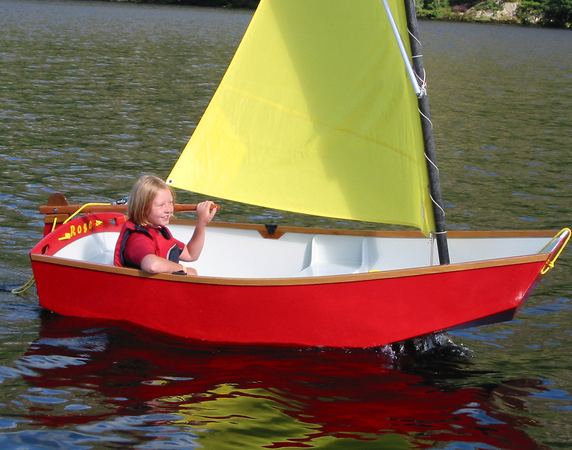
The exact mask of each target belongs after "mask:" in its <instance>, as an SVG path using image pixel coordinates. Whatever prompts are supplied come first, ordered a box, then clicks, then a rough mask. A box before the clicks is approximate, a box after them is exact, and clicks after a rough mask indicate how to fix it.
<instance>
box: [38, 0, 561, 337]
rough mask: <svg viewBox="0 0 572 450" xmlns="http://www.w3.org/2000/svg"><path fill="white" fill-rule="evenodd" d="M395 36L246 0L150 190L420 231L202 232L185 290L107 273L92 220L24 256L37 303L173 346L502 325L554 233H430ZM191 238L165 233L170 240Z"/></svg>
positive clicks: (436, 214) (338, 16) (408, 14)
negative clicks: (221, 67) (204, 98)
mask: <svg viewBox="0 0 572 450" xmlns="http://www.w3.org/2000/svg"><path fill="white" fill-rule="evenodd" d="M382 3H383V4H382ZM302 19H303V20H302ZM408 31H409V33H408ZM409 34H411V35H412V36H416V35H417V30H416V21H415V14H414V6H413V3H412V2H408V1H407V2H404V3H402V2H400V1H399V0H388V1H384V2H379V0H363V1H360V2H350V1H348V0H288V1H281V0H262V1H261V2H260V5H259V7H258V9H257V11H256V13H255V14H254V17H253V19H252V21H251V23H250V25H249V28H248V30H247V32H246V34H245V36H244V38H243V40H242V42H241V44H240V46H239V48H238V50H237V52H236V55H235V57H234V59H233V61H232V63H231V64H230V66H229V67H228V70H227V72H226V74H225V76H224V78H223V80H222V81H221V83H220V85H219V87H218V89H217V92H216V93H215V95H214V96H213V99H212V101H211V103H210V104H209V106H208V108H207V110H206V111H205V113H204V115H203V117H202V119H201V121H200V123H199V124H198V126H197V128H196V130H195V132H194V133H193V136H192V137H191V140H190V141H189V143H188V145H187V146H186V148H185V149H184V151H183V153H182V154H181V156H180V158H179V160H178V161H177V163H176V164H175V166H174V168H173V170H172V172H171V174H170V175H169V177H168V178H167V182H168V183H169V184H170V185H171V186H173V187H175V188H180V189H185V190H188V191H193V192H196V193H201V194H205V195H208V196H211V197H218V198H224V199H230V200H233V201H238V202H244V203H249V204H253V205H259V206H264V207H268V208H275V209H280V210H287V211H294V212H299V213H307V214H313V215H317V216H326V217H333V218H341V219H349V220H359V221H365V222H376V223H384V224H390V225H394V226H395V225H401V226H404V227H409V229H410V228H416V229H418V230H419V231H403V232H400V231H396V232H381V231H379V232H378V231H372V232H356V231H339V230H320V229H297V228H290V227H282V226H279V227H274V226H272V227H264V226H252V225H244V226H243V225H224V224H217V225H215V226H212V227H210V228H209V231H208V237H207V244H206V246H205V248H204V251H203V254H202V255H203V256H201V259H200V260H199V262H198V263H197V264H196V265H193V267H194V268H195V269H196V270H197V272H198V276H197V277H181V276H177V275H170V274H165V275H153V276H151V275H149V274H145V273H143V272H141V271H137V270H134V269H127V268H117V267H113V265H112V263H113V258H112V254H113V249H114V246H115V241H116V240H117V235H118V231H119V228H120V226H121V223H122V221H123V220H124V218H123V215H122V214H121V213H105V212H101V213H93V214H90V215H86V216H84V217H79V218H76V219H73V220H71V221H69V222H67V223H65V224H64V225H62V226H60V227H57V228H55V230H54V231H53V232H51V233H50V234H48V235H47V236H46V237H45V238H44V239H43V240H42V241H40V242H39V243H38V244H37V245H36V246H35V247H34V248H33V249H32V252H31V259H32V267H33V271H34V276H35V278H36V281H37V287H38V294H39V298H40V303H41V305H42V306H43V307H45V308H47V309H50V310H52V311H55V312H57V313H59V314H63V315H73V316H80V317H90V318H103V319H113V320H120V321H126V322H130V323H133V324H137V325H140V326H143V327H147V328H150V329H153V330H157V331H160V332H164V333H169V334H172V335H175V336H179V337H181V338H189V339H199V340H204V341H211V342H226V343H266V344H285V345H309V346H335V347H369V346H378V345H383V344H388V343H391V342H396V341H401V340H404V339H409V338H413V337H416V336H422V335H425V334H428V333H433V332H437V331H442V330H449V329H452V328H457V327H464V326H469V325H474V324H480V323H488V322H494V321H499V320H506V319H509V318H511V317H512V316H513V315H514V313H515V311H516V310H517V309H518V308H519V307H520V306H521V305H522V303H523V301H524V300H525V298H526V297H527V295H528V294H529V293H530V291H531V289H532V287H533V286H534V284H535V282H536V281H537V280H538V278H539V277H540V275H541V274H542V273H545V272H546V271H547V268H548V267H551V266H552V265H553V263H554V260H555V259H556V258H557V256H558V254H559V252H561V251H562V249H563V247H564V245H565V243H566V242H567V240H568V239H569V237H570V230H565V231H563V232H561V233H559V234H558V235H557V236H556V237H553V236H554V232H514V233H510V232H457V233H453V232H451V233H449V234H448V236H447V234H446V231H445V221H444V210H443V206H442V200H441V193H440V189H439V175H438V171H437V166H436V162H435V151H434V144H433V139H432V134H431V125H430V121H429V110H428V103H427V96H426V92H425V85H424V82H423V83H421V84H418V81H419V80H422V79H423V80H424V71H423V68H422V65H421V58H420V53H419V48H418V42H419V41H418V39H417V38H415V39H412V40H411V42H407V39H405V38H407V37H408V35H409ZM52 203H57V202H52ZM64 206H65V205H58V204H52V205H51V206H50V207H49V208H48V209H47V210H46V211H45V212H46V213H48V214H50V215H53V216H55V217H56V218H57V217H58V215H59V214H61V213H62V212H63V209H64ZM92 210H93V208H92ZM84 211H87V210H86V209H84ZM192 230H193V226H192V224H191V223H185V222H179V223H176V224H175V225H173V227H172V232H173V234H174V235H175V237H177V238H178V239H180V240H181V241H185V242H186V241H188V240H189V238H190V236H191V233H192ZM64 286H65V288H64Z"/></svg>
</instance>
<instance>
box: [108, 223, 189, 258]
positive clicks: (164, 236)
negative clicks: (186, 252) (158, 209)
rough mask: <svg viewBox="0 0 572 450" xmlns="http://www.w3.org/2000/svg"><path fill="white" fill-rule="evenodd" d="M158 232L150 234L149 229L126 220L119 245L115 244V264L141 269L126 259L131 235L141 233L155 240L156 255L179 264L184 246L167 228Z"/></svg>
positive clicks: (119, 238)
mask: <svg viewBox="0 0 572 450" xmlns="http://www.w3.org/2000/svg"><path fill="white" fill-rule="evenodd" d="M158 230H159V233H150V232H149V230H148V229H147V228H145V227H143V226H141V225H136V224H135V223H133V222H131V221H130V220H126V221H125V223H124V224H123V228H122V229H121V232H120V233H119V237H118V238H117V243H116V244H115V255H114V258H113V263H114V264H115V265H116V266H119V267H136V268H138V269H139V268H140V267H138V266H135V265H134V264H132V263H130V262H129V261H128V260H126V259H125V246H126V245H127V239H128V238H129V236H130V235H131V233H141V234H143V235H145V236H147V237H148V238H149V239H151V240H153V244H154V245H155V255H157V256H160V257H161V258H165V259H168V260H169V261H173V262H176V263H178V262H179V256H181V253H182V252H183V248H184V244H183V243H182V242H181V241H178V240H177V239H175V238H174V237H173V235H172V234H171V232H170V231H169V230H168V229H167V228H166V227H160V228H158Z"/></svg>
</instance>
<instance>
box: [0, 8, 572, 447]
mask: <svg viewBox="0 0 572 450" xmlns="http://www.w3.org/2000/svg"><path fill="white" fill-rule="evenodd" d="M250 18H251V12H248V11H230V10H224V9H218V10H217V9H201V8H193V7H172V6H151V5H134V4H122V3H98V2H90V1H73V0H70V1H53V0H43V1H40V0H36V1H33V0H18V1H16V0H0V162H1V173H2V176H1V177H0V201H1V206H0V208H1V213H0V249H1V253H0V284H1V287H2V290H1V291H0V430H1V434H0V448H25V449H36V448H66V449H73V448H78V449H84V448H125V447H129V448H153V449H158V448H205V449H237V448H241V449H242V448H244V449H250V448H292V447H295V448H299V447H304V448H328V449H380V448H391V449H394V448H399V449H405V448H443V449H444V448H447V449H457V448H460V449H491V448H503V449H504V448H506V449H513V448H514V449H533V448H572V420H571V419H572V371H571V370H570V369H571V363H570V361H572V351H571V346H572V329H571V327H570V324H571V323H572V302H571V298H572V252H571V251H570V249H568V251H567V252H566V253H565V254H564V255H563V256H562V257H561V259H560V260H559V262H558V263H557V265H556V268H555V269H554V270H553V271H552V272H551V273H550V274H549V275H548V276H547V277H546V278H545V279H544V280H543V282H542V284H541V285H540V286H539V287H538V288H537V289H536V291H535V293H534V294H533V295H532V296H531V298H530V299H529V301H528V303H527V305H526V307H525V308H524V309H523V310H522V311H521V312H520V315H519V316H518V318H517V319H516V320H514V321H512V322H510V323H507V324H500V325H495V326H488V327H482V328H478V329H474V330H470V331H465V332H462V333H455V334H453V335H451V336H450V337H451V339H452V341H453V343H450V342H448V341H444V342H443V343H442V344H441V345H438V346H435V347H433V350H427V351H419V352H418V353H417V354H414V355H395V354H394V353H392V352H391V351H390V350H389V349H376V350H368V351H342V350H336V351H333V350H317V349H268V348H249V347H238V348H220V347H208V346H204V347H189V346H183V345H180V344H175V343H172V342H165V341H164V340H162V339H159V338H158V337H157V336H153V335H150V334H148V333H144V332H141V331H140V330H129V329H123V328H117V327H116V326H113V325H112V324H109V323H97V322H86V321H81V320H77V319H70V318H61V317H54V316H46V315H44V314H42V313H41V310H40V309H39V308H38V306H37V296H36V294H35V291H34V289H32V290H30V291H28V292H27V293H26V294H24V295H21V296H16V295H13V294H11V293H9V292H7V291H8V290H9V289H10V288H11V287H13V286H19V285H21V284H23V283H24V282H25V281H26V280H27V279H28V277H29V276H30V273H31V272H30V268H29V263H28V257H27V252H28V250H29V249H30V248H31V246H32V245H33V243H35V242H36V241H37V240H38V239H39V237H40V235H41V230H42V218H41V217H40V215H39V214H38V212H37V208H38V206H39V205H40V204H42V203H44V202H45V201H46V199H47V196H48V195H49V194H50V193H52V192H56V191H60V192H65V193H66V194H67V195H68V198H70V199H71V200H73V201H74V202H77V203H82V202H87V201H110V200H115V199H118V198H121V197H123V196H124V195H126V194H127V193H128V191H129V189H130V187H131V185H132V183H133V181H134V180H135V179H136V178H137V177H138V175H139V174H141V173H143V172H146V173H156V174H158V175H159V176H162V177H165V176H166V175H167V174H168V172H169V170H170V168H171V166H172V164H173V163H174V161H175V160H176V158H177V156H178V154H179V153H180V151H181V149H182V147H183V146H184V145H185V143H186V141H187V139H188V137H189V136H190V135H191V134H192V132H193V129H194V127H195V125H196V123H197V121H198V119H199V118H200V116H201V114H202V112H203V111H204V108H205V107H206V105H207V103H208V101H209V99H210V97H211V95H212V93H213V91H214V89H215V88H216V85H217V83H218V81H219V80H220V78H221V76H222V74H223V72H224V69H225V67H226V65H227V64H228V62H229V60H230V58H231V57H232V55H233V52H234V49H235V48H236V45H237V44H238V42H239V40H240V37H241V36H242V33H243V32H244V30H245V28H246V26H247V25H248V22H249V20H250ZM420 28H421V34H422V38H423V39H424V41H425V51H424V57H425V65H426V68H427V72H428V81H429V93H430V96H431V108H432V115H433V123H434V126H435V133H436V136H435V137H436V142H437V148H438V163H439V166H440V169H441V182H442V188H443V196H444V199H445V202H446V209H447V219H448V224H449V228H451V229H497V228H498V229H531V228H532V229H545V228H549V229H559V228H561V227H562V226H566V225H568V226H569V225H571V224H572V214H571V211H572V210H571V204H572V202H571V195H570V192H571V191H570V186H571V184H572V164H571V163H572V156H571V152H570V150H571V149H572V125H571V124H572V112H571V111H572V58H570V55H572V35H571V34H570V31H565V30H546V29H532V28H518V27H511V26H490V25H473V24H455V23H431V22H423V23H421V24H420ZM180 199H181V200H184V201H194V200H196V199H197V198H196V197H194V196H192V195H190V194H189V195H185V194H183V195H181V196H180ZM268 217H272V219H273V220H276V219H280V222H283V223H286V222H287V223H293V224H308V225H320V226H339V225H340V224H339V223H335V222H332V221H327V220H325V219H315V218H308V217H303V216H296V215H284V216H283V217H279V214H278V213H277V212H275V211H267V210H262V209H256V208H244V207H243V206H240V205H236V204H233V203H230V202H223V210H222V211H221V213H220V218H221V219H223V220H232V221H257V222H263V221H265V220H267V219H268ZM342 225H344V226H346V225H347V226H356V225H355V224H342ZM62 288H65V287H62ZM89 288H90V287H89V286H86V289H89ZM78 295H81V292H78ZM460 301H462V299H460Z"/></svg>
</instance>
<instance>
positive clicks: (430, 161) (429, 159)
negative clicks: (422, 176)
mask: <svg viewBox="0 0 572 450" xmlns="http://www.w3.org/2000/svg"><path fill="white" fill-rule="evenodd" d="M423 154H424V155H425V159H426V160H427V161H429V163H430V164H431V165H432V166H433V167H435V170H436V171H437V173H439V167H437V164H435V163H434V162H433V160H432V159H431V158H429V156H427V153H423Z"/></svg>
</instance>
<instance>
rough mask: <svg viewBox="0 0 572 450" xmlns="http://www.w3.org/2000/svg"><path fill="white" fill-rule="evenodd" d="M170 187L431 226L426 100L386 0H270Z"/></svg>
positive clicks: (400, 11)
mask: <svg viewBox="0 0 572 450" xmlns="http://www.w3.org/2000/svg"><path fill="white" fill-rule="evenodd" d="M389 4H390V6H391V9H392V11H393V15H394V18H395V21H396V23H397V25H398V27H399V30H400V33H401V34H402V39H403V41H404V42H405V43H406V46H407V48H409V47H408V45H407V43H408V38H407V26H406V19H405V12H404V7H403V4H401V3H399V2H397V1H393V0H390V2H389ZM168 182H169V183H170V184H171V185H173V186H174V187H177V188H181V189H186V190H189V191H193V192H199V193H203V194H207V195H212V196H216V197H220V198H226V199H230V200H235V201H239V202H244V203H249V204H254V205H260V206H265V207H270V208H276V209H282V210H288V211H294V212H300V213H307V214H313V215H320V216H327V217H335V218H343V219H352V220H361V221H370V222H380V223H388V224H401V225H407V226H413V227H417V228H419V229H421V230H423V231H424V232H429V231H431V230H433V229H434V225H433V222H434V221H433V214H432V209H431V202H430V197H429V193H428V189H429V188H428V176H427V168H426V162H425V159H424V154H423V138H422V131H421V125H420V119H419V113H418V110H417V98H416V96H415V94H414V92H413V89H412V86H411V84H410V81H409V79H408V78H407V73H406V70H405V65H404V62H403V60H402V59H401V56H400V54H399V49H398V45H397V42H396V40H395V37H394V36H393V35H392V31H391V28H390V25H389V21H388V19H387V16H386V12H385V11H384V9H383V6H382V3H381V1H380V0H357V1H349V0H262V1H261V3H260V5H259V7H258V9H257V11H256V13H255V14H254V16H253V18H252V21H251V23H250V25H249V28H248V30H247V32H246V34H245V36H244V38H243V40H242V42H241V44H240V46H239V48H238V49H237V51H236V54H235V56H234V58H233V60H232V62H231V64H230V66H229V67H228V70H227V72H226V74H225V76H224V77H223V79H222V81H221V84H220V86H219V88H218V89H217V91H216V93H215V95H214V96H213V98H212V100H211V103H210V104H209V106H208V108H207V110H206V111H205V113H204V115H203V117H202V119H201V121H200V123H199V125H198V127H197V129H196V130H195V132H194V133H193V136H192V138H191V139H190V141H189V143H188V144H187V146H186V148H185V149H184V151H183V153H182V155H181V156H180V158H179V160H178V162H177V163H176V164H175V166H174V168H173V170H172V172H171V174H170V175H169V178H168Z"/></svg>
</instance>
